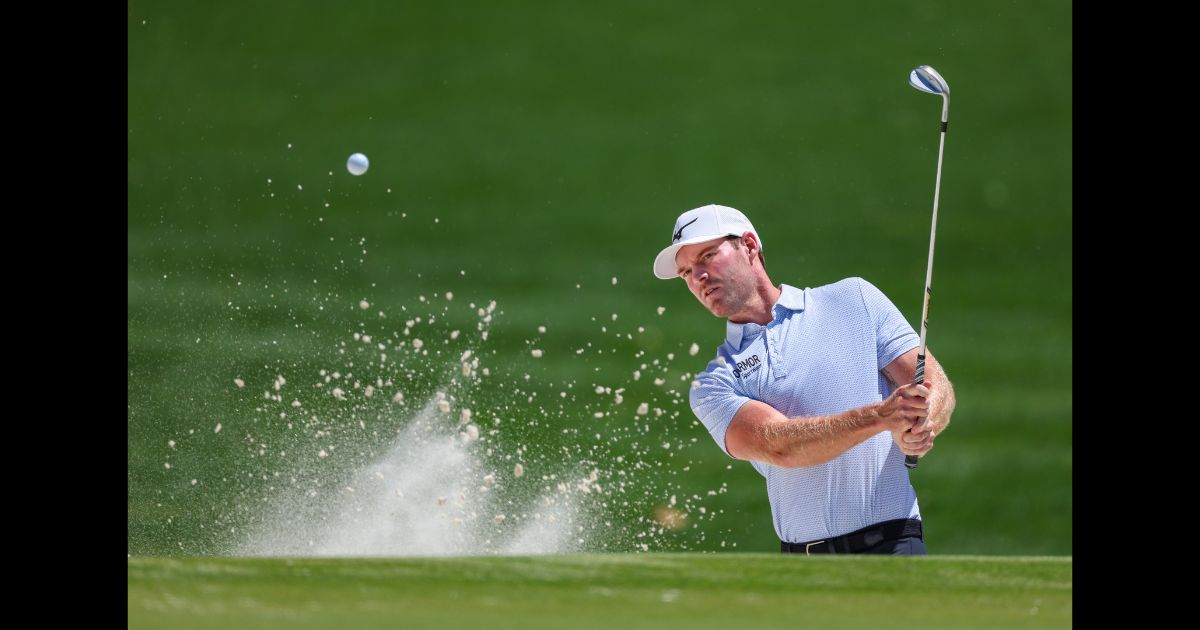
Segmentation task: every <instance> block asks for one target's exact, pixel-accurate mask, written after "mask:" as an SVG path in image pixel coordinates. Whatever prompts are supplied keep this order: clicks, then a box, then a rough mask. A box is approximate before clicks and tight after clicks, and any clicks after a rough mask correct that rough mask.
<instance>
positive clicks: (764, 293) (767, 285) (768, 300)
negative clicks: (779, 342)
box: [729, 280, 783, 326]
mask: <svg viewBox="0 0 1200 630" xmlns="http://www.w3.org/2000/svg"><path fill="white" fill-rule="evenodd" d="M756 289H757V290H756V291H755V293H754V299H752V300H750V302H748V303H747V304H746V307H747V308H746V309H745V310H743V311H742V312H740V313H738V314H736V315H732V316H730V317H729V321H731V322H733V323H735V324H747V323H750V322H753V323H755V324H758V325H760V326H766V325H767V324H769V323H771V320H772V319H774V316H773V315H772V313H771V310H772V308H774V306H775V303H776V302H778V301H779V296H780V294H782V293H783V288H782V287H777V286H775V285H773V284H771V281H770V280H767V281H766V282H763V283H760V284H759V285H758V286H757V287H756Z"/></svg>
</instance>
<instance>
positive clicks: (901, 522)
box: [780, 518, 929, 556]
mask: <svg viewBox="0 0 1200 630" xmlns="http://www.w3.org/2000/svg"><path fill="white" fill-rule="evenodd" d="M780 550H781V551H782V552H783V553H799V554H806V555H812V554H818V553H821V554H826V553H867V554H882V555H890V556H924V555H928V553H929V552H928V551H926V550H925V531H924V528H923V527H922V524H921V521H920V520H918V519H915V518H914V519H903V518H902V519H898V520H894V521H884V522H882V523H876V524H874V525H871V526H870V527H864V528H862V529H860V530H858V531H854V532H850V533H849V534H845V535H842V536H838V537H836V538H830V539H827V540H815V541H810V542H803V543H789V542H780Z"/></svg>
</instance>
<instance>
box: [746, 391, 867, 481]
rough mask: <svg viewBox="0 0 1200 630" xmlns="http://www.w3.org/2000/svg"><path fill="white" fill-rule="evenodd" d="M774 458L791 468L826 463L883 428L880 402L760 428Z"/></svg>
mask: <svg viewBox="0 0 1200 630" xmlns="http://www.w3.org/2000/svg"><path fill="white" fill-rule="evenodd" d="M758 430H759V431H760V436H759V437H760V438H761V439H762V441H763V443H764V444H766V445H768V448H769V449H770V452H771V454H772V455H773V456H774V459H775V461H772V462H771V463H773V464H776V465H779V466H785V467H788V468H800V467H804V466H816V465H817V464H823V463H825V462H827V461H829V460H831V459H833V458H835V457H837V456H838V455H841V454H842V453H844V452H846V451H847V450H848V449H850V448H852V447H854V446H857V445H858V444H860V443H861V442H863V441H865V440H866V439H868V438H870V437H871V436H873V435H875V434H876V433H879V432H880V431H883V430H885V429H883V428H882V427H881V423H880V420H879V414H878V411H877V405H867V406H865V407H859V408H857V409H851V410H849V411H844V412H842V413H839V414H834V415H828V416H808V417H797V418H789V419H787V420H781V421H779V422H772V423H769V424H765V425H763V426H761V427H758Z"/></svg>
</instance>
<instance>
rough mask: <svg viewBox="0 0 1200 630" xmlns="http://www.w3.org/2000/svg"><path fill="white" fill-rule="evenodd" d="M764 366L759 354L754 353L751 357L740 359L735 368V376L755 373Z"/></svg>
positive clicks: (740, 376)
mask: <svg viewBox="0 0 1200 630" xmlns="http://www.w3.org/2000/svg"><path fill="white" fill-rule="evenodd" d="M761 367H762V361H760V360H759V359H758V355H757V354H756V355H753V356H751V357H749V358H746V359H742V360H741V361H738V362H737V364H736V365H735V366H734V368H733V377H734V378H742V375H744V374H753V373H755V372H757V371H758V370H759V368H761Z"/></svg>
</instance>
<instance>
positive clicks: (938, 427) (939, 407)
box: [929, 364, 957, 437]
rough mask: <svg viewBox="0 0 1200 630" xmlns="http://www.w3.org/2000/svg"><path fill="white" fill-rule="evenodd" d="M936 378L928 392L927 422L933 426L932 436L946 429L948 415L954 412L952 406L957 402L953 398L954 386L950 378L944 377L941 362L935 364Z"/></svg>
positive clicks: (948, 420) (948, 419)
mask: <svg viewBox="0 0 1200 630" xmlns="http://www.w3.org/2000/svg"><path fill="white" fill-rule="evenodd" d="M936 378H937V382H936V383H935V384H934V386H933V387H931V388H930V392H929V393H930V396H929V423H930V424H931V425H932V426H933V435H934V437H937V435H938V434H939V433H941V432H942V431H944V430H945V429H946V425H948V424H950V416H951V414H953V413H954V406H955V405H956V404H957V400H956V399H955V398H954V386H953V385H952V384H951V383H950V379H948V378H946V372H944V371H943V370H942V366H941V364H937V375H936Z"/></svg>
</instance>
